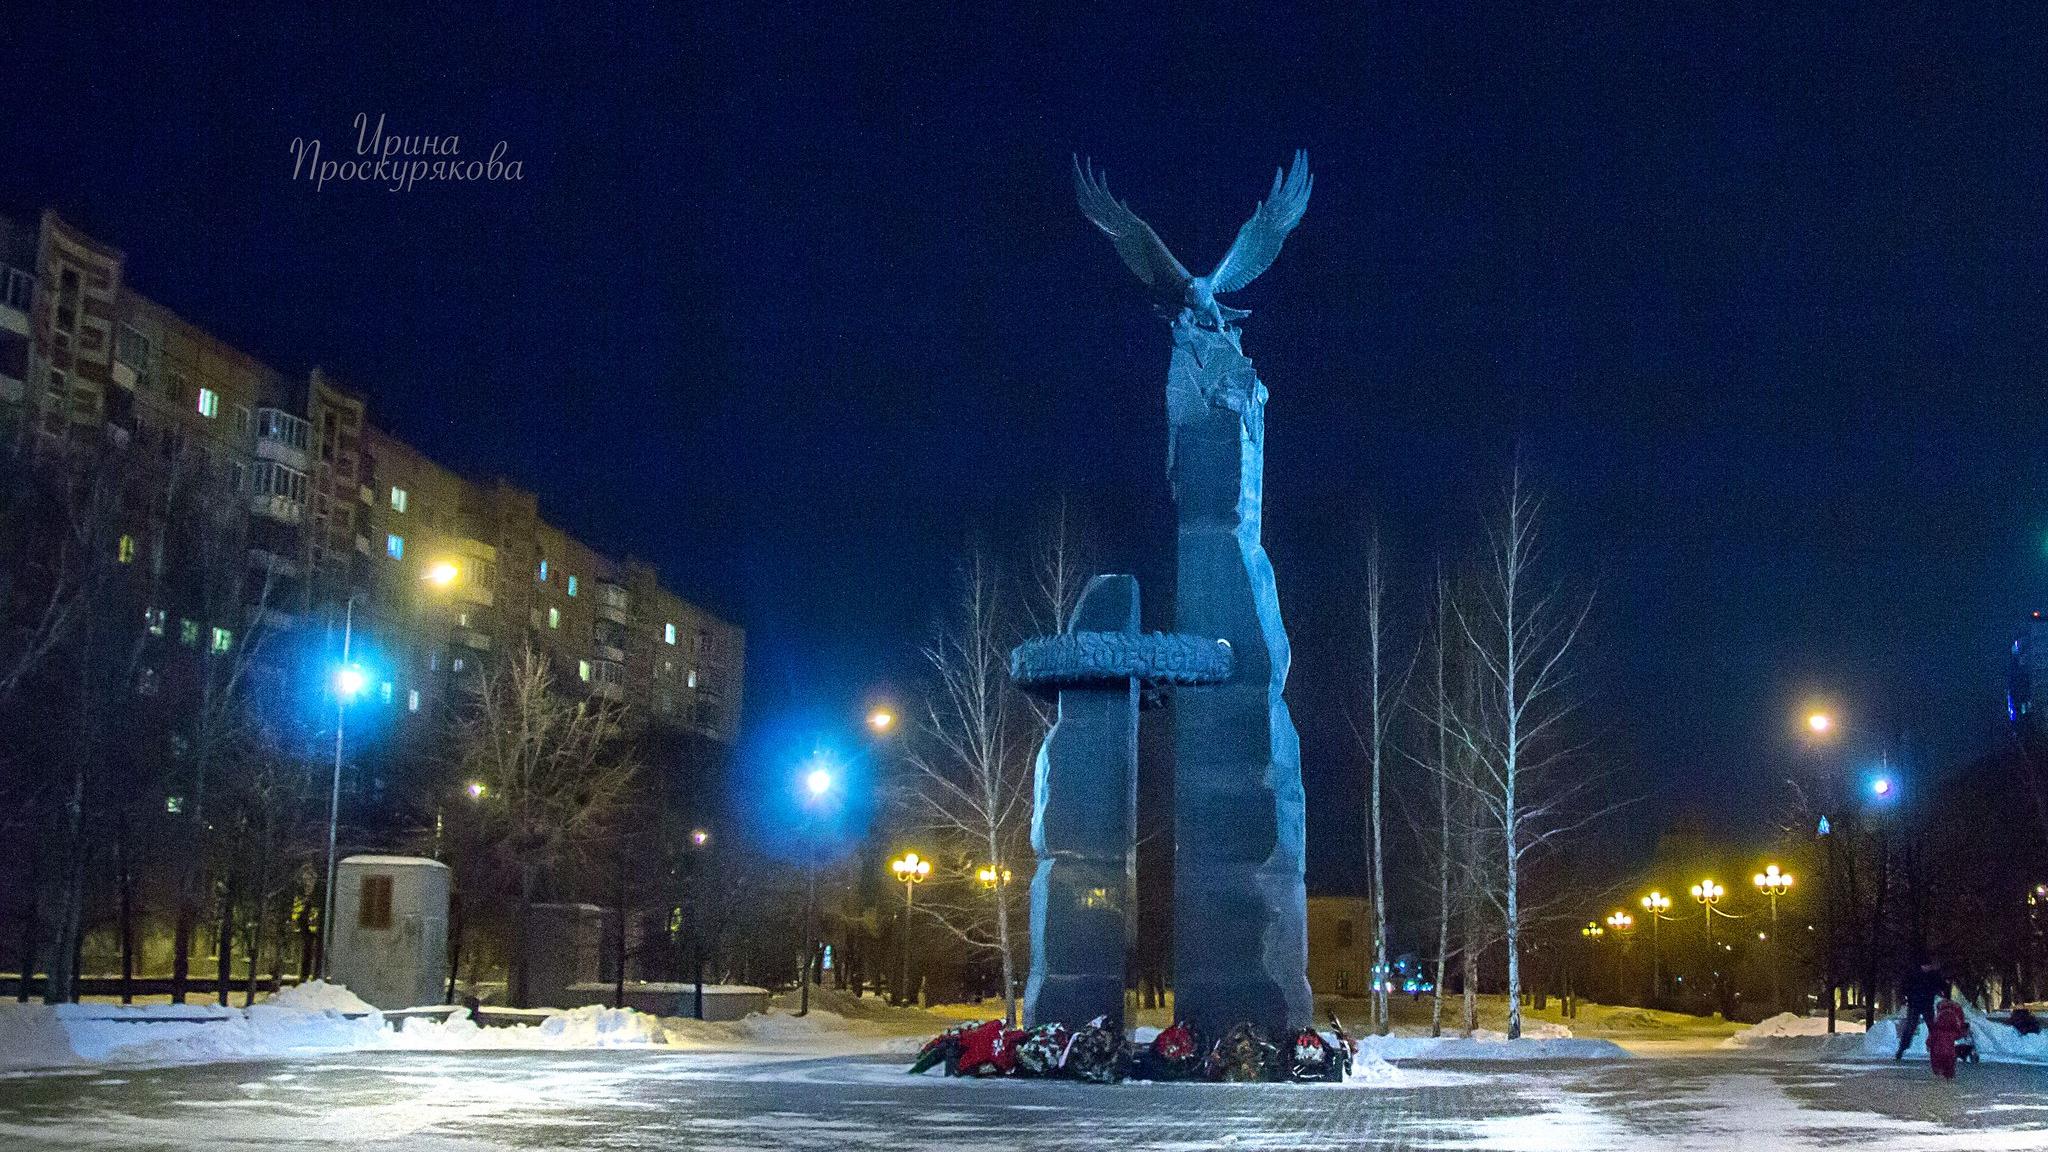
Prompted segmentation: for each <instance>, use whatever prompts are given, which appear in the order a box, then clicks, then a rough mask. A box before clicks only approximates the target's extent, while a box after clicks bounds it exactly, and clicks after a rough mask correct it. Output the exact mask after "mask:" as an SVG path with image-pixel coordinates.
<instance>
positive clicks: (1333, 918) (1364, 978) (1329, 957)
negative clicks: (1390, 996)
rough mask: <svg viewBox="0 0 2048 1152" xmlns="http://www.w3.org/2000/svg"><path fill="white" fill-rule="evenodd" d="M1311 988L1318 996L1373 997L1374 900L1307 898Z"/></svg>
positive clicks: (1326, 897) (1360, 898)
mask: <svg viewBox="0 0 2048 1152" xmlns="http://www.w3.org/2000/svg"><path fill="white" fill-rule="evenodd" d="M1308 986H1309V990H1310V991H1312V992H1314V993H1315V994H1316V995H1318V996H1366V995H1370V994H1371V991H1372V901H1370V900H1367V899H1366V898H1365V897H1363V896H1311V897H1309V898H1308Z"/></svg>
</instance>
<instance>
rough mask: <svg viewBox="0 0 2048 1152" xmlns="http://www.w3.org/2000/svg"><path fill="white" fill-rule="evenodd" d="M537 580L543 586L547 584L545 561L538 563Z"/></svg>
mask: <svg viewBox="0 0 2048 1152" xmlns="http://www.w3.org/2000/svg"><path fill="white" fill-rule="evenodd" d="M537 579H538V580H539V581H540V582H541V583H543V584H545V583H547V582H548V562H547V561H545V560H543V561H541V562H540V575H539V576H538V577H537Z"/></svg>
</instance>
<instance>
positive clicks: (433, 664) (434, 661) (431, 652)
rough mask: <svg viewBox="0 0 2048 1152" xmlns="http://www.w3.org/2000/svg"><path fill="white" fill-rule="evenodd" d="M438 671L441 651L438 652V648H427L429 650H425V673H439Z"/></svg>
mask: <svg viewBox="0 0 2048 1152" xmlns="http://www.w3.org/2000/svg"><path fill="white" fill-rule="evenodd" d="M440 670H441V650H440V649H439V648H429V649H427V671H429V672H439V671H440Z"/></svg>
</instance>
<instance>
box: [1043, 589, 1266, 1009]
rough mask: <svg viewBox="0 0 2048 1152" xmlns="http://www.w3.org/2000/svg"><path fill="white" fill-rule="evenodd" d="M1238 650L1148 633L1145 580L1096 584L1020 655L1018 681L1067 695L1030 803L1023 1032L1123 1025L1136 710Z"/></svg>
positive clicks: (1207, 674) (1225, 672)
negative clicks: (1098, 1021)
mask: <svg viewBox="0 0 2048 1152" xmlns="http://www.w3.org/2000/svg"><path fill="white" fill-rule="evenodd" d="M1230 667H1231V655H1230V649H1229V648H1227V647H1225V646H1224V645H1222V644H1220V643H1218V642H1217V640H1216V639H1215V638H1212V637H1200V636H1179V635H1161V634H1159V633H1156V632H1153V633H1141V632H1139V631H1138V582H1137V580H1136V579H1134V578H1133V577H1130V576H1097V577H1095V578H1094V579H1093V580H1090V581H1089V582H1088V586H1087V587H1086V588H1084V589H1082V590H1081V598H1080V600H1079V602H1078V603H1076V604H1075V606H1074V615H1073V618H1072V619H1071V620H1069V621H1068V622H1067V627H1066V631H1064V632H1062V633H1060V634H1059V635H1057V636H1040V637H1038V638H1036V639H1032V640H1027V641H1025V642H1024V643H1022V644H1020V645H1018V646H1017V649H1016V651H1014V652H1012V653H1011V654H1010V675H1011V676H1012V677H1013V678H1015V679H1016V681H1017V683H1018V684H1020V685H1022V686H1024V687H1026V688H1029V689H1032V690H1035V691H1056V692H1057V693H1058V694H1059V719H1058V720H1057V721H1056V722H1055V723H1054V724H1053V726H1052V730H1051V731H1049V732H1047V733H1046V734H1045V742H1044V743H1043V744H1041V745H1039V748H1038V764H1037V777H1036V780H1035V794H1034V795H1033V797H1032V801H1033V803H1032V809H1031V811H1032V817H1031V848H1032V851H1033V852H1034V853H1035V854H1036V855H1037V857H1038V870H1037V871H1036V872H1035V873H1033V874H1032V877H1031V979H1030V981H1029V982H1028V983H1027V984H1026V985H1025V986H1024V1023H1025V1024H1026V1025H1027V1026H1036V1025H1039V1024H1047V1023H1063V1024H1069V1025H1078V1024H1082V1023H1085V1022H1087V1021H1089V1020H1092V1019H1094V1018H1095V1017H1097V1016H1107V1017H1109V1018H1110V1020H1111V1021H1113V1022H1116V1023H1117V1024H1118V1026H1121V1021H1122V1020H1123V1011H1124V960H1125V957H1126V955H1127V953H1128V951H1129V948H1130V944H1131V933H1132V930H1133V927H1134V926H1135V919H1134V917H1133V913H1134V912H1135V910H1136V908H1135V905H1134V903H1133V898H1134V892H1135V889H1136V880H1137V830H1138V820H1137V813H1138V710H1139V708H1140V707H1141V706H1142V704H1143V702H1144V701H1145V700H1146V699H1147V698H1148V696H1149V697H1151V698H1156V697H1157V695H1158V694H1159V693H1160V692H1162V691H1165V690H1167V689H1169V688H1174V687H1177V686H1186V685H1194V684H1214V683H1220V682H1222V681H1224V680H1226V679H1228V678H1229V676H1230Z"/></svg>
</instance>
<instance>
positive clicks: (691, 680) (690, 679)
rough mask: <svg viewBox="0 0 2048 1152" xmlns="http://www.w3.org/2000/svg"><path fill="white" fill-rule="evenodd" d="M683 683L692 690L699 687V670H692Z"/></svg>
mask: <svg viewBox="0 0 2048 1152" xmlns="http://www.w3.org/2000/svg"><path fill="white" fill-rule="evenodd" d="M683 683H685V684H686V685H688V686H689V687H691V688H695V687H696V686H697V670H696V669H695V668H692V669H690V674H689V675H688V676H687V677H685V678H684V680H683Z"/></svg>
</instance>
